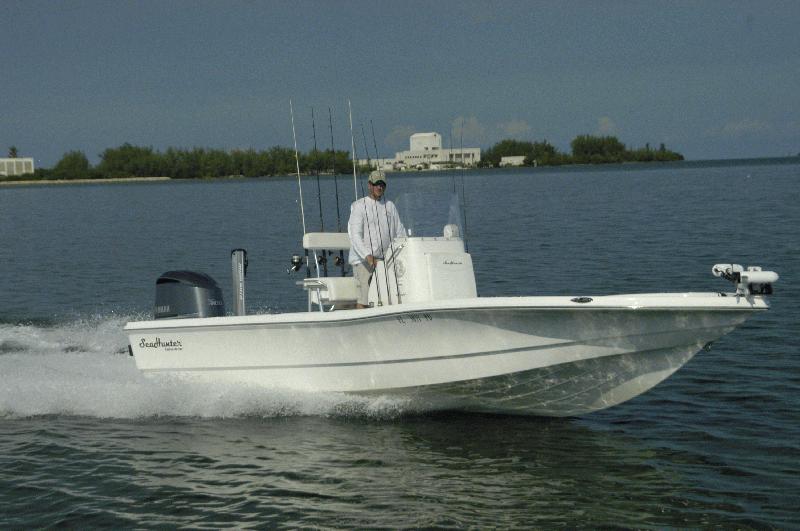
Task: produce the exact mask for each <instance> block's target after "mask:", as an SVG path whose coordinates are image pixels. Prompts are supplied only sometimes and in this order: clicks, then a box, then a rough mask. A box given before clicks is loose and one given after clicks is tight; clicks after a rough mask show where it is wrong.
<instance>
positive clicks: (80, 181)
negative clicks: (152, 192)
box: [0, 177, 172, 186]
mask: <svg viewBox="0 0 800 531" xmlns="http://www.w3.org/2000/svg"><path fill="white" fill-rule="evenodd" d="M171 180H172V178H171V177H116V178H111V179H28V180H25V181H2V180H0V186H13V185H15V184H18V185H21V186H24V185H31V184H101V183H128V182H157V181H171Z"/></svg>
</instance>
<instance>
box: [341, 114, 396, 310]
mask: <svg viewBox="0 0 800 531" xmlns="http://www.w3.org/2000/svg"><path fill="white" fill-rule="evenodd" d="M347 107H348V110H349V114H350V145H351V146H352V148H353V188H355V192H356V201H358V179H357V178H356V137H355V134H354V133H353V108H352V106H351V105H350V100H347ZM367 156H369V155H367ZM361 195H362V196H363V199H364V200H363V201H362V202H361V204H362V205H364V226H365V227H366V229H367V234H368V235H369V251H370V254H372V249H374V246H373V245H372V231H371V230H369V212H368V211H367V199H366V195H364V185H363V184H362V185H361ZM378 229H379V230H378V232H379V233H380V227H378ZM374 258H375V256H374V255H373V259H374ZM373 271H374V269H373ZM372 277H374V278H375V288H376V289H377V292H378V306H383V301H382V300H381V289H380V286H379V285H378V276H377V275H372V276H371V277H370V278H372ZM387 291H388V290H387Z"/></svg>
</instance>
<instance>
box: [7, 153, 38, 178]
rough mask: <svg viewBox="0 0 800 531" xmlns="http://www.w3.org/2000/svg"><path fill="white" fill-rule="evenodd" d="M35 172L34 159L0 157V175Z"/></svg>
mask: <svg viewBox="0 0 800 531" xmlns="http://www.w3.org/2000/svg"><path fill="white" fill-rule="evenodd" d="M28 173H33V159H30V158H28V159H23V158H15V159H0V177H11V176H13V175H25V174H28Z"/></svg>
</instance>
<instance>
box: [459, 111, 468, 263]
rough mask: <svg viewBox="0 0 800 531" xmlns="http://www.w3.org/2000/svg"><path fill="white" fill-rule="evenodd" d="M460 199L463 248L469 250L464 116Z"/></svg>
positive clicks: (462, 124) (462, 122) (462, 119)
mask: <svg viewBox="0 0 800 531" xmlns="http://www.w3.org/2000/svg"><path fill="white" fill-rule="evenodd" d="M460 149H461V199H462V200H463V201H464V208H463V209H462V212H461V215H462V217H463V218H464V250H465V251H466V252H469V240H468V239H467V194H466V192H465V191H464V118H461V148H460Z"/></svg>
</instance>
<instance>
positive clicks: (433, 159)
mask: <svg viewBox="0 0 800 531" xmlns="http://www.w3.org/2000/svg"><path fill="white" fill-rule="evenodd" d="M480 160H481V148H458V149H446V148H442V135H440V134H439V133H414V134H413V135H411V137H410V138H409V149H408V151H398V152H397V153H395V156H394V159H377V161H375V160H373V161H369V162H370V163H371V165H372V167H376V166H377V167H379V168H381V169H385V170H407V169H408V170H414V169H417V170H424V169H441V168H446V167H449V166H462V165H463V166H475V165H477V164H478V162H480ZM358 162H359V164H361V165H366V164H367V161H366V160H363V159H362V160H359V161H358ZM376 162H378V164H377V165H376Z"/></svg>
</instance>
